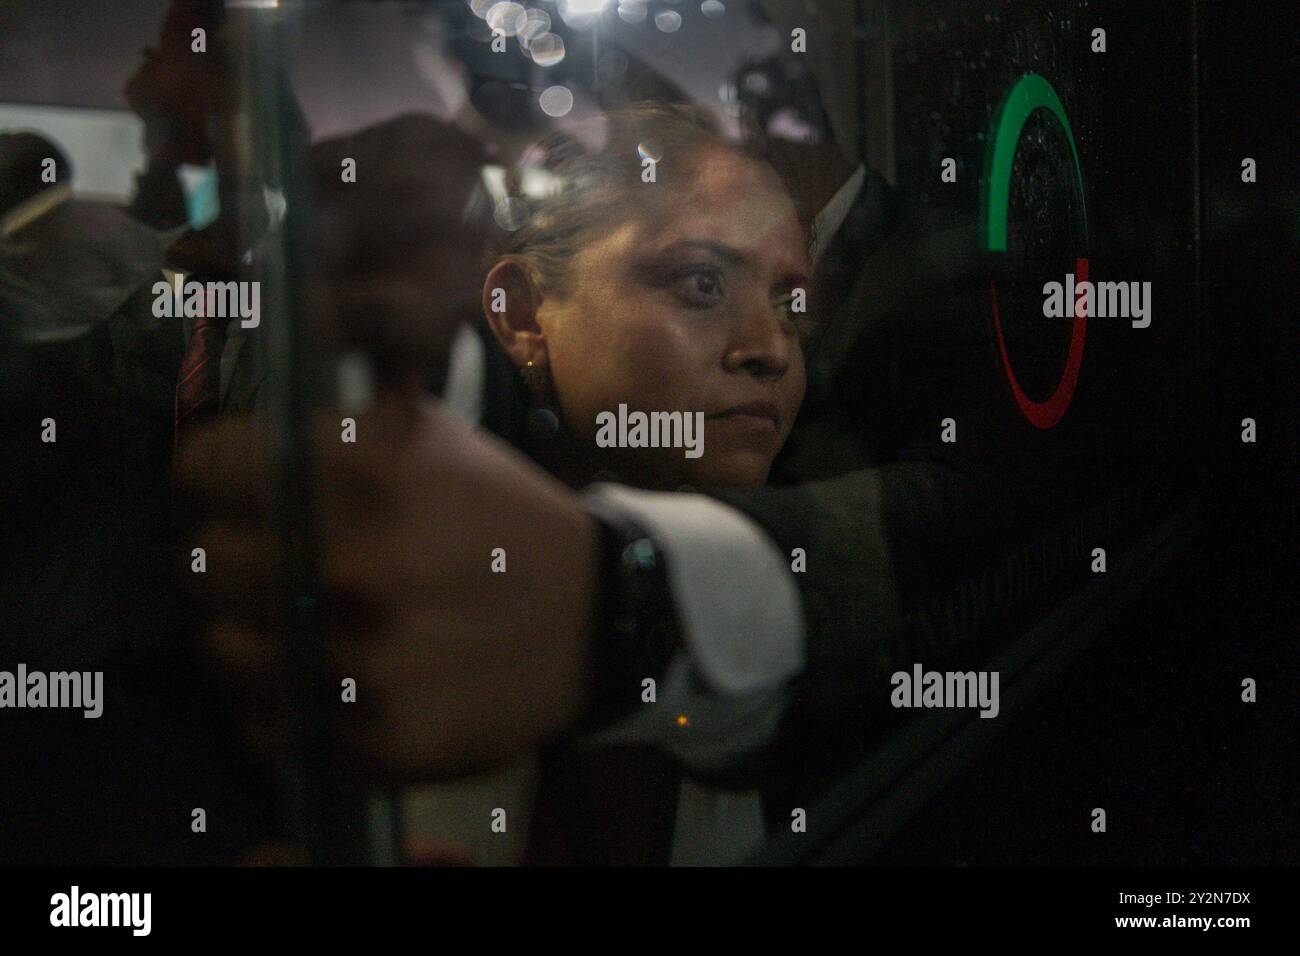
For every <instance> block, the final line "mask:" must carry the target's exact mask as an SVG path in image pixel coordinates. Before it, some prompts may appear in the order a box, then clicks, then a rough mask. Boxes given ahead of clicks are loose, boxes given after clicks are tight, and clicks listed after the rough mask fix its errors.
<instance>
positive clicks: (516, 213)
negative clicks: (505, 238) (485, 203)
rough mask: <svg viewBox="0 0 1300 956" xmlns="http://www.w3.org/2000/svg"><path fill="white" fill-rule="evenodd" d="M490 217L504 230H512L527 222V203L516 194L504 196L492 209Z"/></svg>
mask: <svg viewBox="0 0 1300 956" xmlns="http://www.w3.org/2000/svg"><path fill="white" fill-rule="evenodd" d="M492 218H493V219H495V220H496V221H497V225H498V226H500V227H501V228H502V229H504V230H506V232H514V231H515V230H516V229H519V228H522V226H523V225H524V223H526V222H528V203H526V202H524V201H523V200H522V199H520V198H519V197H518V196H506V197H505V198H504V199H502V200H501V201H500V202H498V203H497V205H496V208H495V209H494V210H492Z"/></svg>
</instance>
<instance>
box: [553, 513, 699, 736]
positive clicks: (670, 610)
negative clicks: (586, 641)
mask: <svg viewBox="0 0 1300 956" xmlns="http://www.w3.org/2000/svg"><path fill="white" fill-rule="evenodd" d="M594 517H595V518H596V521H597V523H598V524H599V526H600V556H599V561H600V568H599V592H598V594H597V603H596V608H597V613H596V626H595V634H594V636H593V647H592V655H591V690H590V696H589V698H588V705H587V707H586V709H585V711H584V713H583V715H582V716H581V717H580V718H579V721H578V728H579V729H580V730H583V731H587V732H591V731H596V730H601V729H604V728H605V727H608V726H609V725H611V724H613V723H615V722H617V721H618V720H620V719H621V718H623V717H626V716H627V715H628V714H630V713H631V712H632V711H634V710H635V709H636V708H637V707H639V706H643V701H642V695H643V693H644V689H645V688H644V686H643V682H644V681H645V680H646V679H647V678H649V679H652V680H654V681H655V682H656V684H657V683H658V682H659V681H661V680H662V679H663V677H664V675H665V673H666V672H667V670H668V664H669V662H670V661H671V660H672V656H673V654H674V653H675V652H676V650H677V647H678V645H679V642H680V627H679V625H678V621H677V612H676V608H675V607H674V605H673V599H672V592H671V590H670V588H669V584H668V569H667V564H666V562H665V560H664V554H663V551H662V550H661V549H660V548H659V545H658V544H657V543H656V542H655V539H654V537H653V536H652V535H651V534H650V533H649V532H648V531H646V530H645V529H644V528H643V527H641V525H640V524H638V523H637V522H635V521H633V520H632V519H630V518H628V517H626V516H624V515H622V514H613V513H610V512H609V511H608V509H602V511H601V513H597V514H595V515H594Z"/></svg>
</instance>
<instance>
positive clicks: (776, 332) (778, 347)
mask: <svg viewBox="0 0 1300 956" xmlns="http://www.w3.org/2000/svg"><path fill="white" fill-rule="evenodd" d="M796 347H797V343H796V337H795V336H793V335H791V334H790V333H789V332H788V331H787V329H786V328H785V325H784V323H783V322H782V321H781V316H780V313H779V311H778V309H777V307H776V306H775V305H773V304H772V303H771V302H766V301H765V302H763V303H762V304H757V303H756V304H755V305H753V306H750V307H748V308H746V309H745V311H744V312H743V313H741V314H740V315H738V316H737V317H736V319H735V322H734V324H733V326H732V333H731V339H730V341H729V342H728V343H727V353H726V355H725V357H724V359H723V364H724V365H725V366H726V369H727V371H729V372H741V371H744V372H749V373H750V374H751V375H755V376H757V377H759V378H780V377H781V376H783V375H784V374H785V373H786V371H787V370H788V369H789V368H790V361H791V358H792V351H793V349H794V348H796Z"/></svg>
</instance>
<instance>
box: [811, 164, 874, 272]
mask: <svg viewBox="0 0 1300 956" xmlns="http://www.w3.org/2000/svg"><path fill="white" fill-rule="evenodd" d="M866 175H867V170H866V167H864V166H863V165H862V164H861V163H859V164H858V168H857V169H855V170H853V173H852V175H850V176H849V178H848V179H846V180H844V185H842V186H841V187H840V188H839V189H838V190H836V192H835V195H834V196H832V197H831V198H830V201H829V202H827V203H826V205H825V206H823V207H822V209H821V212H819V213H817V215H816V216H814V217H813V222H812V245H811V247H810V249H809V253H810V256H811V258H812V264H813V266H816V265H817V262H818V260H820V259H821V257H822V254H823V253H824V252H825V251H826V247H827V246H828V245H830V242H831V240H832V239H834V238H835V234H836V233H837V232H839V231H840V226H842V225H844V220H845V218H846V217H847V216H848V214H849V209H850V208H852V206H853V201H854V200H855V199H857V198H858V190H860V189H861V188H862V181H863V179H865V178H866Z"/></svg>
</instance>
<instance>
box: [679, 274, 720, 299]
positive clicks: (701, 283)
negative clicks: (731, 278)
mask: <svg viewBox="0 0 1300 956" xmlns="http://www.w3.org/2000/svg"><path fill="white" fill-rule="evenodd" d="M673 291H674V292H676V293H677V294H678V295H679V296H680V297H681V298H682V299H683V301H685V302H686V304H687V305H692V306H698V307H700V308H705V307H708V306H711V305H717V304H718V302H720V301H721V300H722V297H723V293H722V274H721V273H719V272H716V271H714V270H712V269H698V270H695V271H693V272H688V273H687V274H685V275H683V276H682V277H680V278H679V279H677V281H676V282H675V283H674V284H673Z"/></svg>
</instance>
